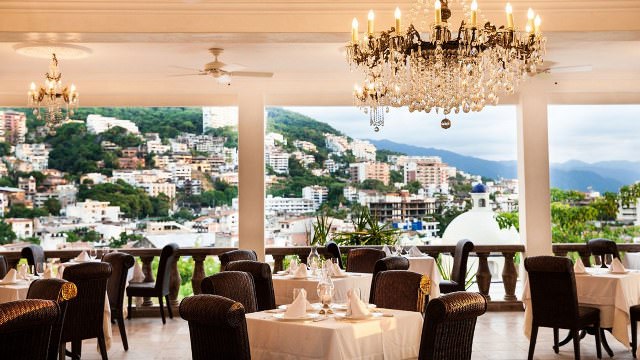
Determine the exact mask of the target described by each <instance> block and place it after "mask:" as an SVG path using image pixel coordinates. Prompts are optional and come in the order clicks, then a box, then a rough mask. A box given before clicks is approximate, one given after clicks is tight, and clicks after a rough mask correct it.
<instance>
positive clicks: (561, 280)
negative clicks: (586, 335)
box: [524, 256, 602, 359]
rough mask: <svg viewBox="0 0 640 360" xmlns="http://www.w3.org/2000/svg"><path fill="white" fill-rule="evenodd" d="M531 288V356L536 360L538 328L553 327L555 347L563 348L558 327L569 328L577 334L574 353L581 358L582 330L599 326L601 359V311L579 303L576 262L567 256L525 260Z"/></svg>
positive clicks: (537, 257) (597, 344)
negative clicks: (560, 345)
mask: <svg viewBox="0 0 640 360" xmlns="http://www.w3.org/2000/svg"><path fill="white" fill-rule="evenodd" d="M524 267H525V269H526V270H527V273H528V276H529V289H530V291H531V311H532V314H533V320H532V324H531V339H530V343H529V359H533V352H534V350H535V347H536V337H537V335H538V327H541V326H542V327H550V328H553V343H554V346H553V349H554V351H555V352H556V353H558V351H559V348H558V347H559V345H558V329H569V330H570V332H571V336H572V337H573V348H574V356H575V358H576V359H580V334H579V331H580V330H582V329H585V328H587V327H593V328H594V329H595V332H594V334H595V336H596V351H597V355H598V359H600V358H601V357H602V354H601V349H600V336H601V330H600V310H598V309H596V308H592V307H586V306H578V295H577V292H576V278H575V275H574V273H573V263H572V262H571V260H570V259H568V258H565V257H555V256H536V257H529V258H526V259H525V260H524Z"/></svg>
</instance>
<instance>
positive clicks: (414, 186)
mask: <svg viewBox="0 0 640 360" xmlns="http://www.w3.org/2000/svg"><path fill="white" fill-rule="evenodd" d="M404 189H405V190H409V193H411V194H417V193H418V191H419V190H420V189H422V184H421V183H420V181H417V180H415V181H411V182H409V183H408V184H407V185H406V186H405V187H404Z"/></svg>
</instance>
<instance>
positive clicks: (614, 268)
mask: <svg viewBox="0 0 640 360" xmlns="http://www.w3.org/2000/svg"><path fill="white" fill-rule="evenodd" d="M609 268H610V270H611V272H614V273H623V272H625V271H627V269H625V268H624V265H622V263H621V262H620V259H618V258H613V261H611V266H609Z"/></svg>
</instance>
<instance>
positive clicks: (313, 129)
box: [267, 108, 342, 148]
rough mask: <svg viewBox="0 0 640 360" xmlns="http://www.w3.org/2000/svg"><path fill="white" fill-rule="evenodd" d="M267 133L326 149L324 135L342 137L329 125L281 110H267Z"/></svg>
mask: <svg viewBox="0 0 640 360" xmlns="http://www.w3.org/2000/svg"><path fill="white" fill-rule="evenodd" d="M267 132H276V133H279V134H282V135H283V136H284V137H285V138H287V139H288V140H290V141H293V140H305V141H309V142H311V143H313V144H315V145H316V146H317V147H318V148H324V147H325V142H324V134H325V133H329V134H334V135H342V133H341V132H340V131H338V130H336V129H334V128H333V127H332V126H331V125H329V124H327V123H323V122H320V121H318V120H315V119H312V118H310V117H308V116H306V115H302V114H300V113H297V112H294V111H289V110H285V109H281V108H267Z"/></svg>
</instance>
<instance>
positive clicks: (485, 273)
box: [476, 252, 491, 300]
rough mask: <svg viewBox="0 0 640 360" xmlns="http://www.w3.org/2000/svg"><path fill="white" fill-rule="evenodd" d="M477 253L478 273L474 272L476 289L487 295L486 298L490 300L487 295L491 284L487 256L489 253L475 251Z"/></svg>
mask: <svg viewBox="0 0 640 360" xmlns="http://www.w3.org/2000/svg"><path fill="white" fill-rule="evenodd" d="M476 254H477V255H478V273H477V274H476V280H477V281H478V290H480V293H481V294H482V295H484V296H486V297H487V300H491V297H490V296H489V287H490V286H491V271H489V263H488V262H487V257H488V256H489V253H485V252H482V253H476Z"/></svg>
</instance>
